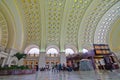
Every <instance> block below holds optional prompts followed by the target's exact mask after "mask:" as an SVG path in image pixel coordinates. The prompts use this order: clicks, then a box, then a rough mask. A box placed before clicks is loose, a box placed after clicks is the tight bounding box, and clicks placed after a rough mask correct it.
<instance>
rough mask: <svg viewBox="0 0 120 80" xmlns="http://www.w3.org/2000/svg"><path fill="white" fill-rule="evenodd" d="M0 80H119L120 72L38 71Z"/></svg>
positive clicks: (1, 77)
mask: <svg viewBox="0 0 120 80" xmlns="http://www.w3.org/2000/svg"><path fill="white" fill-rule="evenodd" d="M0 80H120V70H113V72H111V71H72V72H67V71H65V72H63V71H61V72H52V71H43V72H41V71H38V72H36V73H35V74H29V75H9V76H0Z"/></svg>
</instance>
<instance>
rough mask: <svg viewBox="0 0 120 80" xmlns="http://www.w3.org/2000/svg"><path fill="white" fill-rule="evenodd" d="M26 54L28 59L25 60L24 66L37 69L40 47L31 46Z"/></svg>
mask: <svg viewBox="0 0 120 80" xmlns="http://www.w3.org/2000/svg"><path fill="white" fill-rule="evenodd" d="M24 53H25V54H27V57H26V58H25V59H24V65H25V66H28V67H29V68H36V67H37V66H38V61H39V53H40V50H39V47H38V46H37V45H29V46H27V47H26V49H25V50H24Z"/></svg>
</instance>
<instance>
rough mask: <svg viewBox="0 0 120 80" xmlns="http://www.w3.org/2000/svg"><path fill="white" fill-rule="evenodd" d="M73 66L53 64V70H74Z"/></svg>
mask: <svg viewBox="0 0 120 80" xmlns="http://www.w3.org/2000/svg"><path fill="white" fill-rule="evenodd" d="M72 70H73V69H72V66H70V65H65V64H61V63H59V64H53V65H52V72H54V71H57V72H60V71H72Z"/></svg>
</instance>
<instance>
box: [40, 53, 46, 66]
mask: <svg viewBox="0 0 120 80" xmlns="http://www.w3.org/2000/svg"><path fill="white" fill-rule="evenodd" d="M45 54H46V53H45V52H40V55H39V63H38V66H39V68H41V67H45V64H46V61H45Z"/></svg>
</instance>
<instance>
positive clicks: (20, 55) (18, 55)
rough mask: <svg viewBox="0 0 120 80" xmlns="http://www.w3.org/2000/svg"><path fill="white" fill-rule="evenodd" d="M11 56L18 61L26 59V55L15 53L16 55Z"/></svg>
mask: <svg viewBox="0 0 120 80" xmlns="http://www.w3.org/2000/svg"><path fill="white" fill-rule="evenodd" d="M13 56H15V57H17V58H18V60H20V59H22V58H25V57H26V54H24V53H20V52H17V53H16V54H14V55H13Z"/></svg>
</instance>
